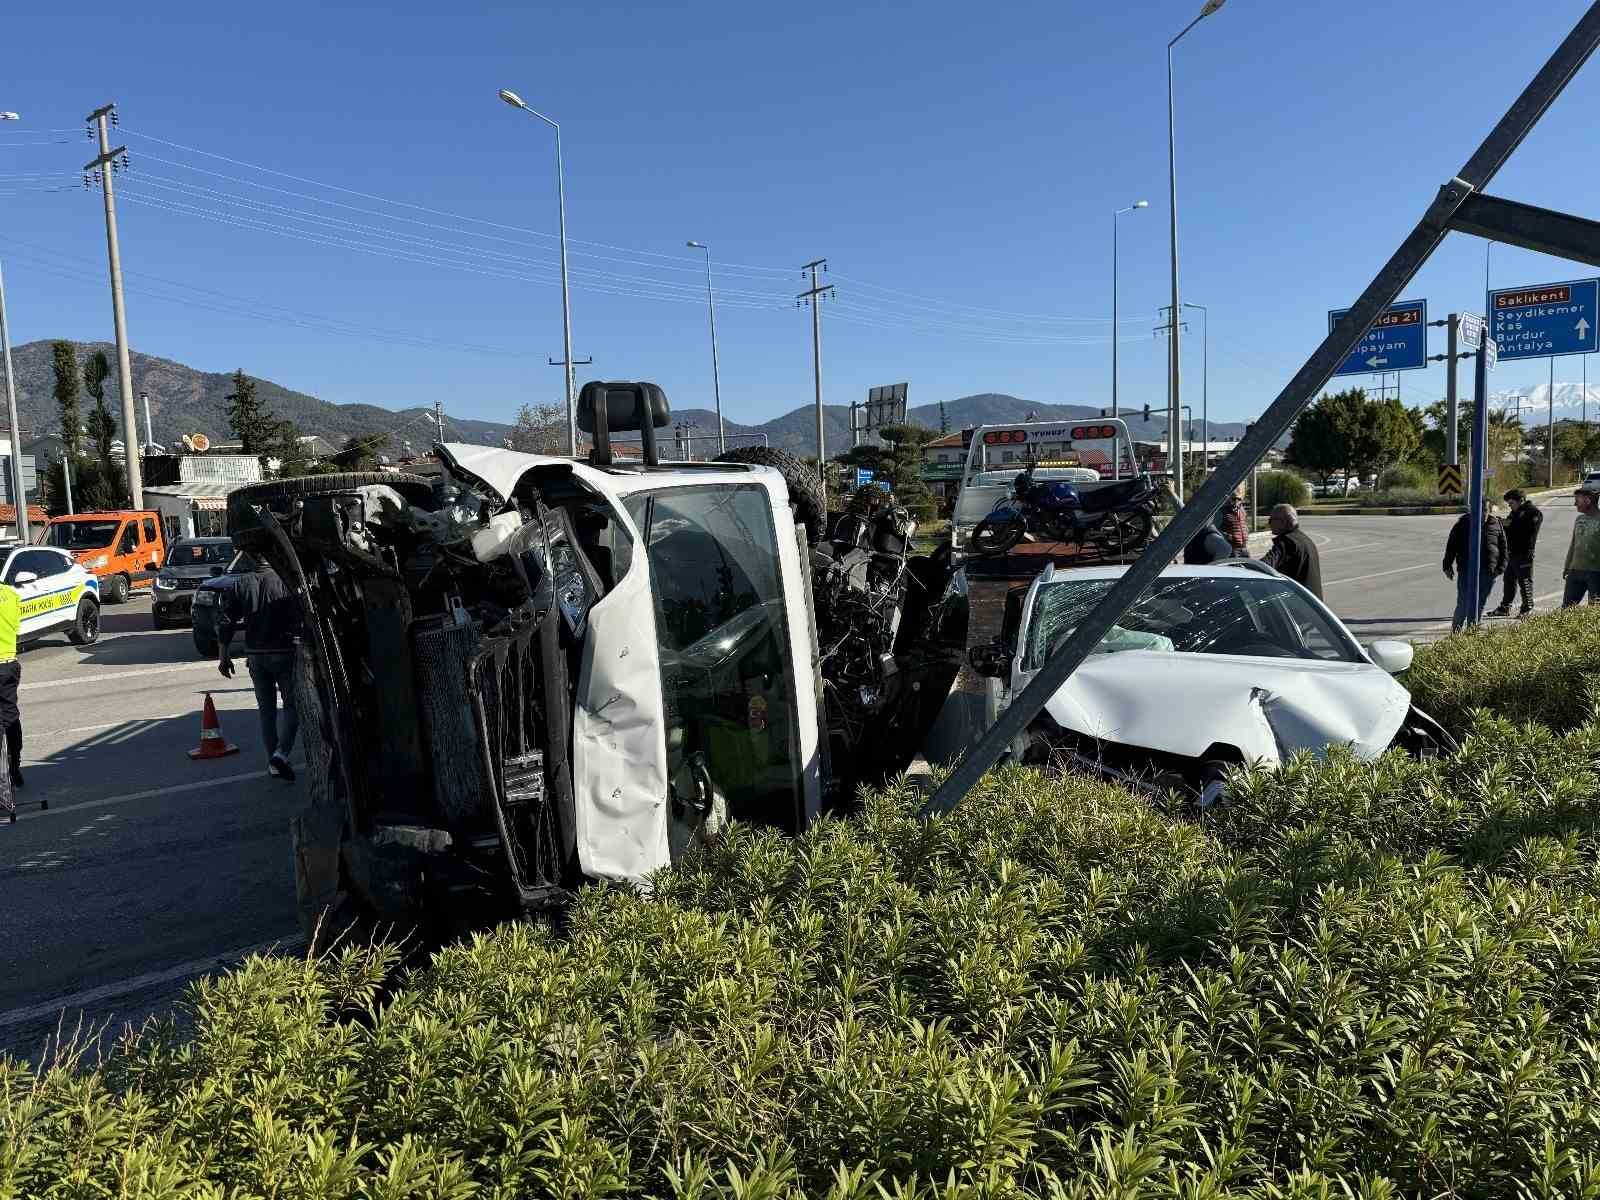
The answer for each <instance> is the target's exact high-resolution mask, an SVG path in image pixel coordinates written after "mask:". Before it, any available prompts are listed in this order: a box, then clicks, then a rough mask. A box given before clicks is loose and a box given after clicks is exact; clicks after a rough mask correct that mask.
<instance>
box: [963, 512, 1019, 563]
mask: <svg viewBox="0 0 1600 1200" xmlns="http://www.w3.org/2000/svg"><path fill="white" fill-rule="evenodd" d="M1021 540H1022V522H1021V521H1019V520H1017V519H1016V518H1014V517H1000V518H995V517H985V518H984V519H983V520H981V521H979V522H978V525H977V528H975V529H974V530H973V531H972V553H974V554H976V555H979V556H981V557H983V558H993V557H995V556H997V555H1001V554H1008V553H1010V551H1011V549H1012V547H1014V546H1015V545H1016V544H1017V543H1018V542H1020V541H1021Z"/></svg>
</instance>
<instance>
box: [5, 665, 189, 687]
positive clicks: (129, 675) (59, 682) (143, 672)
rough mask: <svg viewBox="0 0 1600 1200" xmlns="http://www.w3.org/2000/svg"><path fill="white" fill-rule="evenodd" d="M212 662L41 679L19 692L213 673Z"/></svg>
mask: <svg viewBox="0 0 1600 1200" xmlns="http://www.w3.org/2000/svg"><path fill="white" fill-rule="evenodd" d="M216 669H217V664H216V663H214V662H192V663H176V664H174V665H172V666H167V667H141V668H139V669H138V670H134V671H101V672H99V673H98V674H95V675H74V676H72V677H71V678H69V679H41V680H40V681H39V682H38V683H25V684H23V685H22V686H21V687H19V688H18V689H17V691H19V692H31V691H37V690H39V689H41V688H59V687H81V686H82V685H83V684H86V683H106V682H108V681H110V680H115V679H143V678H145V677H146V676H149V675H171V674H173V673H174V672H177V671H195V670H200V671H206V670H211V671H214V670H216Z"/></svg>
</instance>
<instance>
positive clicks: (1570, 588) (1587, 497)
mask: <svg viewBox="0 0 1600 1200" xmlns="http://www.w3.org/2000/svg"><path fill="white" fill-rule="evenodd" d="M1596 497H1600V484H1592V483H1589V482H1588V481H1587V480H1585V481H1584V482H1583V483H1580V484H1579V485H1578V490H1577V491H1576V492H1574V493H1573V495H1572V503H1573V505H1574V507H1576V508H1577V510H1578V519H1577V521H1576V522H1575V523H1574V524H1573V526H1572V541H1571V542H1570V543H1568V545H1567V559H1566V562H1564V563H1563V564H1562V567H1561V574H1562V576H1563V578H1565V580H1566V587H1565V589H1564V591H1563V593H1562V596H1561V607H1562V608H1571V607H1572V606H1573V605H1574V604H1581V603H1583V598H1584V597H1585V596H1588V597H1589V598H1590V600H1591V602H1593V601H1594V600H1596V599H1600V512H1597V511H1596V506H1597V504H1600V501H1597V499H1596Z"/></svg>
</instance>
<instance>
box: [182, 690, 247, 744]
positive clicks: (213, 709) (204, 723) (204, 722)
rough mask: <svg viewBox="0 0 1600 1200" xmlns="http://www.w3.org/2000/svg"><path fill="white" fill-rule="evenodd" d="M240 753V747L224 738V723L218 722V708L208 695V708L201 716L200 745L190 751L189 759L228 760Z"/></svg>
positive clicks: (209, 694)
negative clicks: (230, 756) (227, 758)
mask: <svg viewBox="0 0 1600 1200" xmlns="http://www.w3.org/2000/svg"><path fill="white" fill-rule="evenodd" d="M237 753H239V747H237V746H234V745H231V744H229V742H228V740H227V739H226V738H224V737H223V736H222V723H221V722H220V721H218V720H217V706H216V705H215V704H213V703H212V702H211V693H210V692H207V693H206V706H205V709H204V711H203V712H202V713H201V714H200V744H199V745H198V746H196V747H195V748H194V749H193V750H191V751H189V757H190V758H193V759H197V760H198V759H202V758H226V757H227V756H228V755H230V754H237Z"/></svg>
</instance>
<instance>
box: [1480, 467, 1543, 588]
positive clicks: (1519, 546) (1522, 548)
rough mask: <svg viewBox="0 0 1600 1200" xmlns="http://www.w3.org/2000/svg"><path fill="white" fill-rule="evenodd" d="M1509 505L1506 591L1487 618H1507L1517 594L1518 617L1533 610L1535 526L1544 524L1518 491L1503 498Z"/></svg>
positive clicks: (1537, 532) (1536, 538)
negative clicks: (1520, 599)
mask: <svg viewBox="0 0 1600 1200" xmlns="http://www.w3.org/2000/svg"><path fill="white" fill-rule="evenodd" d="M1505 499H1506V503H1507V504H1509V505H1510V506H1511V516H1510V517H1509V518H1507V520H1506V523H1505V525H1506V550H1507V552H1508V556H1507V558H1506V590H1505V593H1504V595H1502V596H1501V597H1500V607H1499V608H1497V609H1495V610H1494V611H1493V612H1491V613H1490V614H1489V615H1490V616H1491V617H1509V616H1510V615H1511V601H1512V599H1513V598H1514V597H1515V596H1516V594H1517V592H1518V591H1521V593H1522V608H1521V609H1520V610H1519V611H1518V613H1517V615H1518V616H1519V617H1525V616H1527V615H1528V614H1529V613H1531V612H1532V611H1533V551H1534V547H1535V546H1537V545H1538V543H1539V526H1540V525H1542V524H1544V513H1543V512H1541V511H1540V510H1539V506H1538V505H1537V504H1535V503H1534V502H1533V501H1532V500H1529V499H1528V498H1527V497H1526V496H1524V495H1523V494H1522V489H1521V488H1512V489H1511V490H1510V491H1509V492H1507V493H1506V496H1505Z"/></svg>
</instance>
